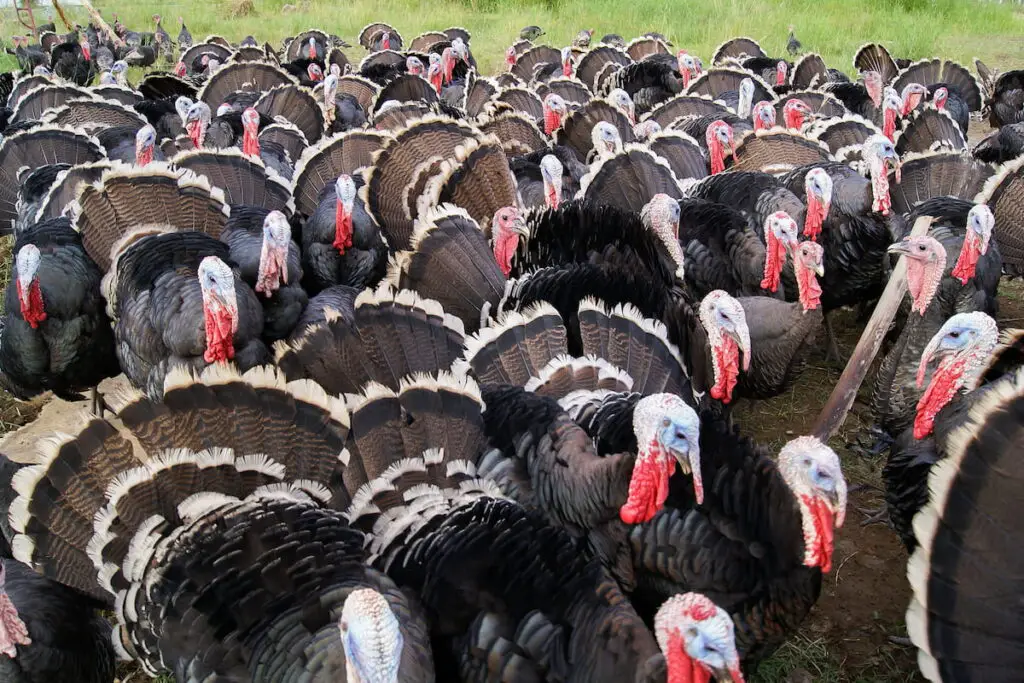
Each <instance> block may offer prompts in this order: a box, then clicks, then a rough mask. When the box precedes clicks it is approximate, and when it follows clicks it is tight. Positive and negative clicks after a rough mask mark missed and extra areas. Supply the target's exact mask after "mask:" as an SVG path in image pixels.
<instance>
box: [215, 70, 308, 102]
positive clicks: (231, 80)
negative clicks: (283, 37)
mask: <svg viewBox="0 0 1024 683" xmlns="http://www.w3.org/2000/svg"><path fill="white" fill-rule="evenodd" d="M279 85H297V83H296V82H295V78H293V77H292V75H291V74H289V73H288V72H287V71H285V70H284V69H282V68H280V67H278V66H275V65H273V64H268V63H266V62H241V63H238V64H225V65H224V66H222V67H221V68H219V69H217V71H216V72H214V74H213V75H212V76H210V78H209V79H207V81H206V83H205V84H203V87H202V88H201V89H200V90H199V92H198V93H196V98H197V99H198V100H200V101H202V102H205V103H206V104H208V105H210V107H211V108H216V107H218V106H220V103H221V102H225V101H227V100H229V99H230V97H231V96H232V95H234V94H235V93H236V92H250V93H265V92H267V91H268V90H270V89H271V88H274V87H277V86H279Z"/></svg>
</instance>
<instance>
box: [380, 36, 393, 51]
mask: <svg viewBox="0 0 1024 683" xmlns="http://www.w3.org/2000/svg"><path fill="white" fill-rule="evenodd" d="M380 47H381V49H382V50H390V49H391V36H384V40H382V41H381V43H380Z"/></svg>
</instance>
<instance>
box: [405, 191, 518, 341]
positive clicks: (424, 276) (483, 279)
mask: <svg viewBox="0 0 1024 683" xmlns="http://www.w3.org/2000/svg"><path fill="white" fill-rule="evenodd" d="M412 247H413V248H412V251H407V252H401V253H399V254H397V255H396V257H395V260H394V261H393V263H392V264H391V268H390V271H389V274H388V277H389V281H390V283H391V285H392V286H393V287H395V288H398V289H411V290H414V291H415V292H417V293H418V294H419V295H420V296H422V297H424V298H427V299H434V300H436V301H438V302H439V303H440V304H441V306H442V307H444V310H445V311H447V312H448V313H450V314H452V315H454V316H456V317H457V318H459V319H460V320H462V324H463V327H464V329H465V330H466V331H467V332H475V331H476V330H477V328H478V327H479V326H480V313H481V311H482V310H483V309H484V308H485V307H487V306H488V305H489V306H490V309H491V310H493V309H494V307H495V306H497V304H498V301H500V300H501V296H502V293H503V292H504V290H505V276H504V275H502V272H501V269H500V268H499V267H498V263H497V261H495V260H494V256H493V253H492V250H491V247H490V246H489V245H488V244H487V239H486V237H484V234H483V232H482V231H481V230H480V226H479V225H478V224H477V223H476V221H474V220H473V219H472V218H471V217H470V216H469V214H467V213H466V212H465V211H463V210H461V209H458V208H456V207H454V206H450V205H444V206H441V207H439V208H438V210H437V211H435V212H431V213H429V214H428V215H426V216H425V217H423V218H421V219H420V222H419V224H418V226H417V228H416V232H415V233H414V234H413V238H412Z"/></svg>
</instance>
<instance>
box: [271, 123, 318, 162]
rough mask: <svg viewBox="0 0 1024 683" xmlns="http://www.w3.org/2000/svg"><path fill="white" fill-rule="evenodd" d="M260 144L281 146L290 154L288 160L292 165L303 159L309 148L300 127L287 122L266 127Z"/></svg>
mask: <svg viewBox="0 0 1024 683" xmlns="http://www.w3.org/2000/svg"><path fill="white" fill-rule="evenodd" d="M259 141H260V144H261V145H262V144H265V143H268V142H269V143H272V144H276V145H279V146H280V147H281V148H282V149H283V150H284V151H286V152H288V158H289V159H290V160H291V161H292V163H294V162H296V161H298V160H299V159H300V158H301V157H302V153H303V152H305V151H306V148H308V147H309V140H307V139H306V134H305V133H303V132H302V131H301V130H300V129H299V127H298V126H296V125H295V124H292V123H287V122H278V123H272V124H270V125H269V126H265V127H264V128H263V130H261V131H260V134H259Z"/></svg>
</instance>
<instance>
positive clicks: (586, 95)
mask: <svg viewBox="0 0 1024 683" xmlns="http://www.w3.org/2000/svg"><path fill="white" fill-rule="evenodd" d="M551 94H554V95H558V96H559V97H561V98H562V99H563V100H565V101H566V102H575V103H576V104H586V103H587V102H589V101H590V100H592V99H594V93H592V92H590V88H588V87H587V86H586V85H585V84H584V83H583V81H581V80H579V79H578V78H553V79H551V80H550V81H547V82H546V83H538V84H537V97H539V98H540V101H541V102H543V101H544V98H546V97H547V96H548V95H551Z"/></svg>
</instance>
